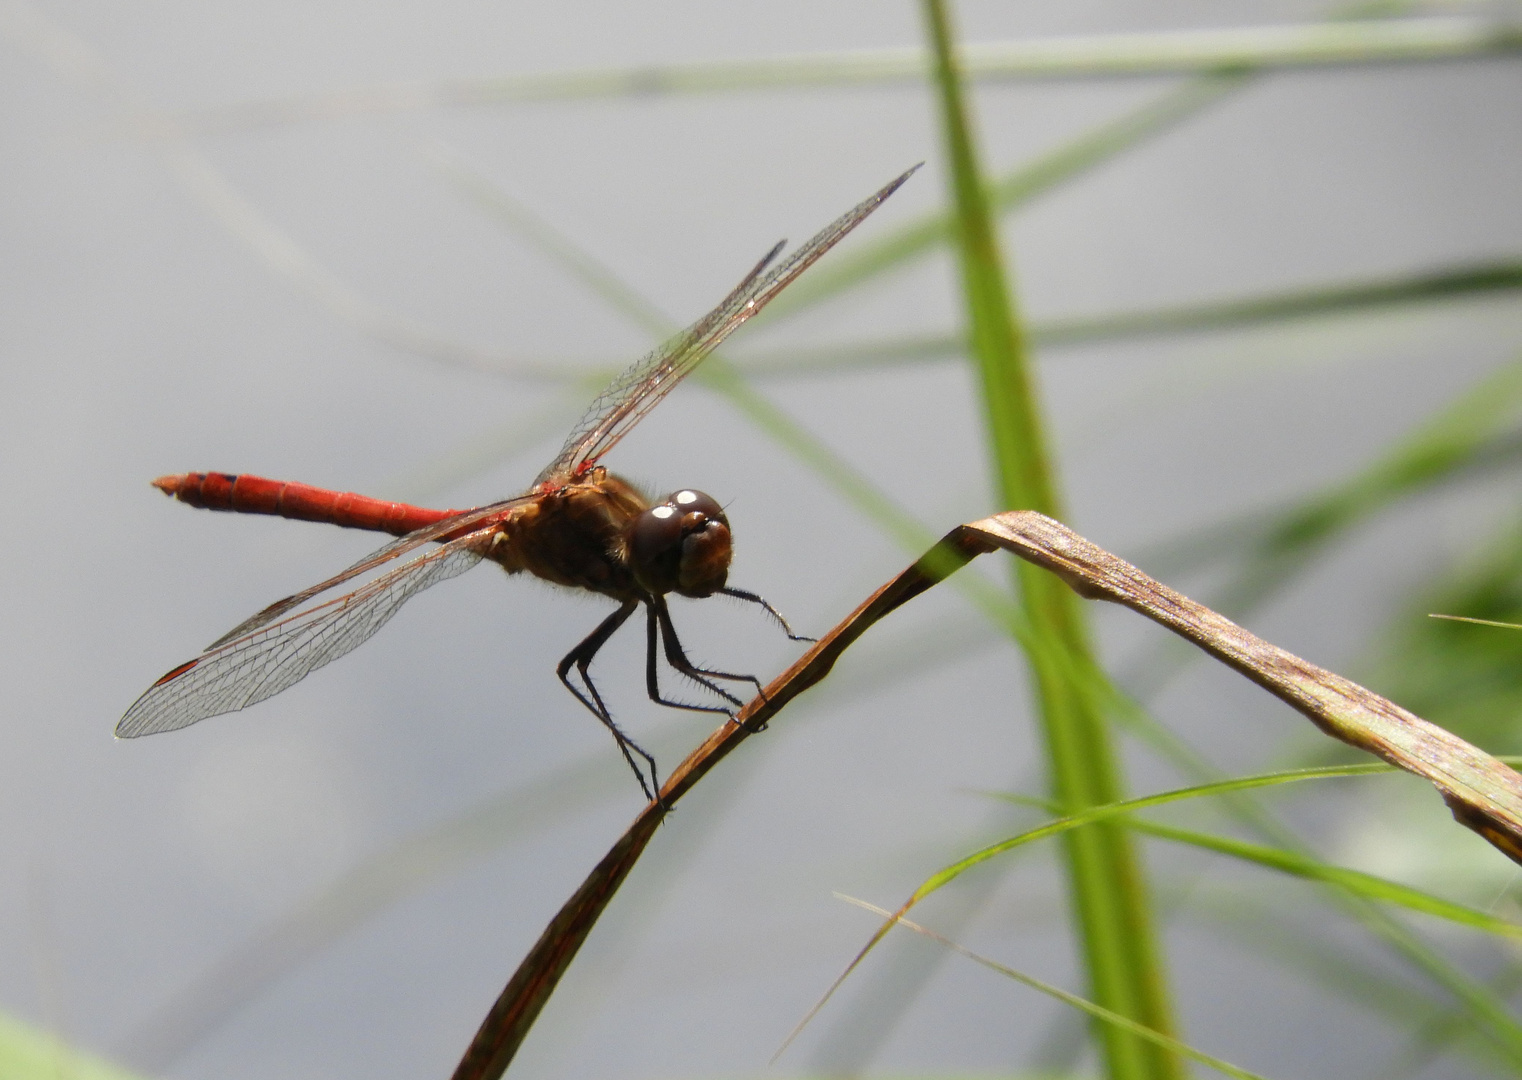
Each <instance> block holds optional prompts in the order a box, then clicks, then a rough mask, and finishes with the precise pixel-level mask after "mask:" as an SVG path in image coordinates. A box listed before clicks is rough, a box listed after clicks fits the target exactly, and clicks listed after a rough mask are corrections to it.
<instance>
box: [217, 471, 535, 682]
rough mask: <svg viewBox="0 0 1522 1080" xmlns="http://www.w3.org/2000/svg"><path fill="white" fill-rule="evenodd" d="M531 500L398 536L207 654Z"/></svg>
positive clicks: (248, 622)
mask: <svg viewBox="0 0 1522 1080" xmlns="http://www.w3.org/2000/svg"><path fill="white" fill-rule="evenodd" d="M530 499H531V496H528V495H520V496H518V497H517V498H514V499H505V500H503V501H502V502H495V503H491V504H490V505H488V506H480V507H477V508H476V509H474V510H467V511H465V512H464V513H461V514H456V515H455V516H454V517H448V518H445V519H444V520H442V521H436V522H434V523H433V524H432V525H425V526H424V527H423V528H421V529H415V530H413V531H412V532H410V533H408V534H407V535H406V536H400V537H397V538H396V539H395V540H393V541H391V542H390V543H389V544H386V545H385V546H383V547H381V548H378V549H376V550H375V551H372V552H371V553H370V554H368V555H366V556H365V557H364V558H363V559H360V560H359V562H357V563H355V564H354V565H353V566H351V567H349V568H348V569H347V570H344V571H342V572H341V573H338V574H335V575H333V576H332V577H330V578H328V580H326V581H319V582H318V583H317V584H316V585H313V586H312V587H311V588H309V589H302V590H301V591H300V592H299V593H295V594H293V595H291V596H287V597H286V598H285V599H283V600H276V601H275V602H274V603H273V604H271V605H270V606H269V607H267V608H265V609H263V610H262V611H260V612H258V613H257V614H255V615H251V616H249V617H248V618H247V619H244V620H243V621H242V622H240V623H239V624H238V625H237V626H235V627H233V628H232V629H231V630H229V631H228V632H227V633H225V634H223V635H222V636H221V637H219V638H217V640H216V641H213V642H212V643H211V644H210V645H208V646H206V651H207V652H211V651H212V650H213V649H217V648H220V647H221V646H223V645H226V644H227V643H228V642H230V641H235V640H237V639H238V638H241V637H245V636H247V635H248V634H251V633H252V632H253V631H255V630H257V629H259V627H261V626H268V625H269V624H270V623H272V622H274V621H275V620H276V619H278V618H280V617H281V616H282V615H284V614H286V612H288V611H293V610H295V609H296V608H298V607H300V606H301V605H302V604H305V603H306V602H307V601H308V600H311V599H313V598H314V597H317V596H321V595H322V594H323V593H325V592H327V591H328V590H329V589H336V588H337V587H338V586H340V585H342V584H343V583H344V582H346V581H349V580H351V579H353V578H356V577H358V576H359V575H360V574H364V573H368V572H369V571H371V570H374V569H375V568H376V567H379V566H383V565H385V564H386V563H388V562H390V561H391V560H392V559H398V558H400V557H401V556H403V555H405V554H407V553H408V552H409V551H412V550H414V549H415V548H418V547H421V546H422V545H423V544H426V543H429V542H431V541H435V540H438V539H439V538H440V537H444V536H448V535H449V534H451V533H459V532H460V531H462V530H470V529H471V527H472V526H477V527H479V525H480V524H481V522H483V521H486V520H488V519H500V518H501V517H503V516H505V515H507V514H508V513H510V512H511V511H512V510H513V508H514V507H516V506H519V505H521V504H523V503H526V502H528V501H530Z"/></svg>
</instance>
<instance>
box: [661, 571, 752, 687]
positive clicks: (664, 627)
mask: <svg viewBox="0 0 1522 1080" xmlns="http://www.w3.org/2000/svg"><path fill="white" fill-rule="evenodd" d="M649 603H650V608H651V611H652V613H653V614H654V615H655V617H656V619H657V620H658V621H659V623H660V626H661V642H662V644H664V645H665V647H666V662H667V663H668V664H670V665H671V666H672V667H674V668H676V670H678V671H680V672H681V673H682V674H683V675H686V676H687V677H688V678H689V679H692V680H693V681H695V682H698V683H701V684H702V685H703V686H706V687H708V689H710V690H712V691H713V692H714V693H716V694H718V695H719V696H720V697H722V698H723V699H724V700H725V701H729V702H733V703H734V704H735V705H741V704H743V703H742V702H741V701H740V699H739V698H737V697H735V696H734V695H733V694H730V693H728V692H726V691H724V690H721V689H720V688H719V687H717V686H715V685H714V684H713V683H712V682H711V681H710V680H712V679H732V680H734V681H735V682H748V683H750V684H751V685H752V686H754V687H755V688H756V693H758V694H762V696H763V697H764V696H765V695H764V693H763V691H762V689H761V680H760V679H758V678H756V677H755V676H754V675H736V674H734V673H733V672H729V671H710V670H709V669H707V668H700V667H698V666H697V665H695V664H693V663H692V661H690V660H688V659H687V654H686V653H685V652H683V651H682V642H681V640H680V639H679V638H678V637H677V636H676V624H674V623H673V622H672V621H671V612H670V611H669V610H667V608H666V600H665V597H661V596H657V597H654V598H653V599H652V600H651V601H650V602H649ZM721 711H723V712H728V711H729V710H728V709H724V710H721Z"/></svg>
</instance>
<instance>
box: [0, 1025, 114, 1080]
mask: <svg viewBox="0 0 1522 1080" xmlns="http://www.w3.org/2000/svg"><path fill="white" fill-rule="evenodd" d="M0 1077H4V1078H5V1080H64V1078H67V1080H139V1077H138V1074H137V1073H134V1072H129V1071H127V1070H126V1069H123V1068H120V1067H119V1066H116V1065H113V1064H111V1063H110V1062H108V1061H106V1060H105V1059H103V1058H98V1057H95V1056H94V1055H92V1054H86V1053H81V1052H80V1051H78V1050H74V1049H72V1048H71V1047H69V1046H67V1045H65V1044H64V1043H63V1041H62V1040H60V1039H59V1038H58V1037H57V1036H56V1035H50V1034H47V1033H45V1032H41V1031H38V1030H36V1029H35V1028H32V1027H28V1026H27V1025H25V1024H23V1023H21V1022H20V1021H19V1020H15V1019H13V1018H11V1017H9V1016H6V1015H5V1014H4V1013H0Z"/></svg>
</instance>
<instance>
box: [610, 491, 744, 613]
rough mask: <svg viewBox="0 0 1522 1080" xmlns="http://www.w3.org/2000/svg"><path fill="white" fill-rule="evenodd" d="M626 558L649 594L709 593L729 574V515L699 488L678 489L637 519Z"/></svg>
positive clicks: (696, 595)
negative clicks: (725, 514) (694, 489)
mask: <svg viewBox="0 0 1522 1080" xmlns="http://www.w3.org/2000/svg"><path fill="white" fill-rule="evenodd" d="M629 559H630V562H631V563H632V564H633V567H634V574H635V576H636V577H637V578H638V579H639V583H640V584H641V585H642V586H643V587H644V588H646V589H649V590H650V591H651V592H653V593H668V592H675V593H680V594H681V595H683V596H691V597H704V596H712V595H713V594H714V593H715V592H717V591H718V590H719V589H722V588H723V587H724V582H725V580H726V578H727V577H728V576H729V559H730V535H729V519H728V518H726V517H725V516H724V508H723V507H721V506H720V505H719V503H718V501H717V500H716V499H714V498H712V497H711V496H708V495H704V494H703V493H702V492H701V491H690V490H686V491H678V492H676V493H675V494H673V495H671V496H670V497H669V498H667V499H666V500H665V501H663V502H662V503H661V504H660V505H659V506H652V507H651V508H650V509H649V510H646V511H645V512H644V513H643V514H641V515H640V516H639V517H638V518H637V519H635V522H634V525H633V527H632V528H631V529H630V532H629Z"/></svg>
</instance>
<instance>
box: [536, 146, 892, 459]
mask: <svg viewBox="0 0 1522 1080" xmlns="http://www.w3.org/2000/svg"><path fill="white" fill-rule="evenodd" d="M918 168H919V166H918V165H916V166H915V167H914V168H913V169H910V170H909V171H908V172H906V173H904V174H903V175H902V176H900V177H898V178H897V179H896V180H894V181H893V182H892V183H890V184H888V185H887V186H886V187H884V188H883V189H882V190H880V191H878V192H877V193H876V194H874V195H872V197H871V198H869V199H866V200H865V201H863V202H861V203H859V204H858V205H857V206H855V207H853V208H852V209H851V210H850V211H848V212H847V213H845V214H843V215H842V216H841V217H839V218H837V219H836V220H835V221H833V222H831V223H830V224H829V225H827V226H825V227H824V229H822V230H821V231H820V232H819V234H818V235H817V236H815V237H814V238H813V239H812V240H810V241H809V242H808V243H807V244H804V245H803V246H802V247H801V248H799V249H798V250H797V251H795V252H793V253H792V254H791V255H789V256H788V257H787V259H785V260H784V261H783V262H782V263H781V264H779V265H778V266H776V267H774V268H773V269H772V270H771V271H770V272H769V273H764V274H763V272H764V271H765V270H766V267H767V266H768V265H769V264H770V263H771V261H772V259H774V258H776V256H777V255H778V254H779V253H780V252H781V250H782V244H778V245H777V246H776V247H775V248H773V249H772V251H771V253H770V254H768V255H767V256H766V258H764V259H762V260H761V262H759V263H758V264H757V265H756V268H755V269H754V270H752V271H751V272H750V273H749V274H747V275H746V277H745V280H744V281H742V282H740V284H739V285H738V286H736V288H735V289H734V291H733V292H731V293H730V294H729V295H728V296H727V297H725V298H724V300H723V302H722V303H720V304H719V306H718V307H716V308H714V309H713V310H712V311H710V312H709V313H708V314H707V315H705V316H703V317H702V318H701V319H699V320H698V321H697V322H695V323H693V324H692V325H691V326H689V327H688V328H687V329H686V330H683V331H682V332H681V333H680V334H678V335H677V336H676V337H674V338H672V339H671V340H670V341H668V342H666V343H665V344H664V345H661V346H660V347H659V348H657V349H655V350H654V351H653V352H651V353H650V354H649V355H647V356H644V357H642V358H641V359H640V360H638V361H637V362H636V363H635V364H634V365H633V366H631V367H630V368H629V369H628V370H627V371H625V372H624V373H623V374H622V375H620V376H619V377H618V378H616V379H614V380H613V382H612V384H611V385H610V386H609V387H608V388H607V389H606V390H604V391H603V392H602V393H601V394H599V395H598V396H597V399H596V400H595V401H593V402H592V405H591V407H590V408H589V409H588V410H587V412H586V415H584V416H583V417H582V418H581V421H580V423H578V424H577V425H576V427H575V428H574V429H573V430H572V432H571V434H570V437H569V438H567V439H566V441H565V446H564V447H562V448H561V451H560V454H559V456H558V457H556V458H555V460H554V461H552V462H551V463H550V464H549V466H548V467H547V468H546V469H545V470H544V471H543V472H542V473H540V474H539V476H538V478H537V479H536V480H535V481H534V484H535V486H536V487H537V486H538V485H540V484H544V483H562V482H565V481H567V480H570V479H573V478H575V477H576V476H578V475H580V473H581V472H582V471H584V470H585V468H586V467H587V466H589V465H592V464H595V463H596V462H597V460H598V459H599V458H601V457H602V456H603V455H604V454H606V453H607V452H608V451H609V450H610V449H612V447H613V445H614V444H615V443H617V442H618V440H619V439H622V438H623V437H624V436H625V435H626V434H628V432H629V429H630V428H632V427H633V426H634V425H635V424H637V423H638V422H639V420H640V418H641V417H643V416H644V415H645V414H646V413H647V412H649V411H650V410H651V409H653V408H654V407H655V405H656V403H657V402H659V401H660V400H661V398H663V397H665V396H666V395H667V394H669V393H670V392H671V390H672V388H673V387H675V386H676V384H677V383H679V382H681V381H682V379H683V378H684V377H686V375H687V374H688V373H689V372H690V371H692V369H693V368H695V367H697V366H698V364H699V363H701V362H702V360H703V358H704V357H706V356H707V355H708V354H709V353H711V352H713V350H714V349H715V348H717V347H718V345H719V343H720V342H721V341H723V340H724V339H725V338H727V337H728V336H729V335H730V334H732V333H734V332H735V330H736V329H738V328H739V326H740V324H741V323H743V322H745V320H746V319H749V318H750V317H751V316H752V315H755V314H756V313H757V312H758V311H760V310H761V309H762V308H763V307H765V306H766V305H767V304H768V303H770V302H771V300H772V298H773V297H774V296H776V295H777V294H778V293H780V292H781V291H782V290H783V289H785V288H787V286H788V285H789V284H791V282H792V280H793V279H794V278H796V277H797V276H798V275H799V274H801V273H803V272H804V271H805V270H807V269H808V268H809V267H810V266H812V265H814V263H815V262H817V261H818V260H819V258H820V257H821V256H822V255H823V254H824V253H825V252H826V251H829V250H830V248H832V247H834V246H835V245H836V244H837V243H839V242H840V241H841V240H842V239H843V238H844V237H845V235H846V234H847V233H849V232H850V231H851V230H852V229H854V228H856V226H858V225H860V224H861V223H862V221H863V220H865V219H866V217H867V215H869V214H871V213H872V211H874V210H876V209H877V208H878V207H879V206H881V205H882V203H883V200H884V199H886V198H887V197H888V196H889V195H892V194H893V193H894V192H895V191H897V190H898V189H899V187H900V186H901V185H902V184H903V183H904V181H905V180H908V179H909V177H910V176H912V175H913V174H914V172H915V170H916V169H918Z"/></svg>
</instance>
